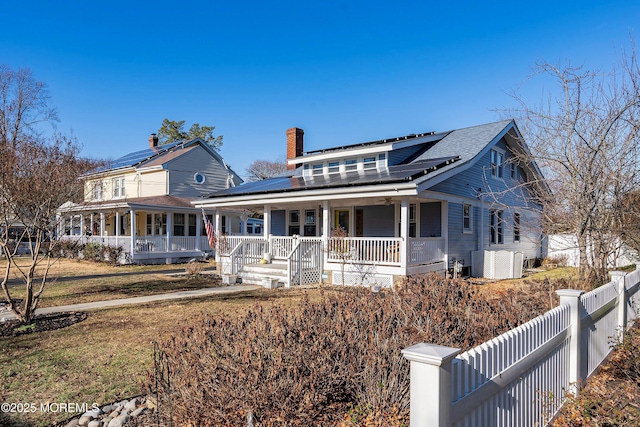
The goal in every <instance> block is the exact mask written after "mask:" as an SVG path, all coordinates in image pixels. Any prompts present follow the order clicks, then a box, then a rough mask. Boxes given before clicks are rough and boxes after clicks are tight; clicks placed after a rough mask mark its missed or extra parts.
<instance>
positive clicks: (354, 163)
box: [344, 159, 358, 171]
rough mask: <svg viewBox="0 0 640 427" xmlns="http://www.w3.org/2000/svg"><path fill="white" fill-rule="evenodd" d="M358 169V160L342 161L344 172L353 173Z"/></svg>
mask: <svg viewBox="0 0 640 427" xmlns="http://www.w3.org/2000/svg"><path fill="white" fill-rule="evenodd" d="M357 169H358V159H347V160H345V161H344V170H346V171H354V170H357Z"/></svg>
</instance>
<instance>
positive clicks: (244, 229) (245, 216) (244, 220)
mask: <svg viewBox="0 0 640 427" xmlns="http://www.w3.org/2000/svg"><path fill="white" fill-rule="evenodd" d="M248 220H249V215H248V214H247V213H246V212H242V214H240V221H242V235H243V236H246V235H247V221H248Z"/></svg>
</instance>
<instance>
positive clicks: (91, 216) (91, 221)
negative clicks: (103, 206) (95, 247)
mask: <svg viewBox="0 0 640 427" xmlns="http://www.w3.org/2000/svg"><path fill="white" fill-rule="evenodd" d="M89 222H90V224H91V225H90V227H91V237H93V212H91V214H90V215H89Z"/></svg>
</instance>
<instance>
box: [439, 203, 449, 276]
mask: <svg viewBox="0 0 640 427" xmlns="http://www.w3.org/2000/svg"><path fill="white" fill-rule="evenodd" d="M440 234H441V235H442V237H443V238H444V271H445V276H446V272H447V271H448V270H449V202H447V201H446V200H443V201H441V202H440Z"/></svg>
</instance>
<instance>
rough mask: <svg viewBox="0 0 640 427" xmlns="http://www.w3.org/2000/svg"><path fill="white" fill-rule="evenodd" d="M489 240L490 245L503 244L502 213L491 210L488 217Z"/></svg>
mask: <svg viewBox="0 0 640 427" xmlns="http://www.w3.org/2000/svg"><path fill="white" fill-rule="evenodd" d="M489 220H490V224H489V228H490V236H489V237H490V239H491V243H492V244H502V243H504V237H503V232H502V227H503V224H502V211H498V210H492V211H491V217H490V219H489Z"/></svg>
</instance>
